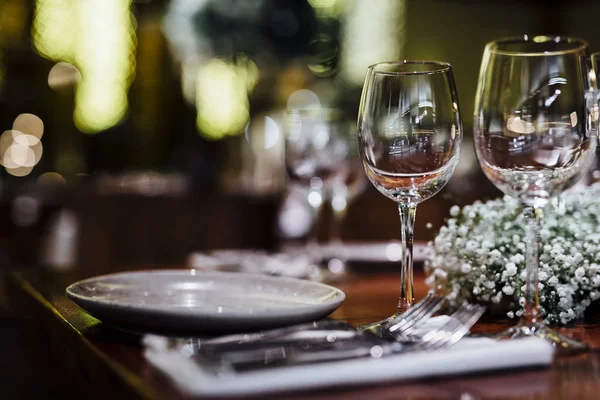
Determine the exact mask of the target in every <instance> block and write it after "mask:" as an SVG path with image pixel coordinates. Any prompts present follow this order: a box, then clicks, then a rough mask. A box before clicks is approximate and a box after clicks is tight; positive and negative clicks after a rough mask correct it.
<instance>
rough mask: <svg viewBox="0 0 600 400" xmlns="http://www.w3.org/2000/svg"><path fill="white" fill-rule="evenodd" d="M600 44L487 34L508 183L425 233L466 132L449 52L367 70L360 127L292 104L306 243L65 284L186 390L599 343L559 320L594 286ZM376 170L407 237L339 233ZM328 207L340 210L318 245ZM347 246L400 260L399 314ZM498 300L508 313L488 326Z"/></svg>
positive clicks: (372, 378)
mask: <svg viewBox="0 0 600 400" xmlns="http://www.w3.org/2000/svg"><path fill="white" fill-rule="evenodd" d="M597 60H598V58H597V57H591V56H590V54H589V48H588V46H587V43H586V42H585V41H583V40H580V39H575V38H570V37H560V36H536V37H529V36H527V35H525V36H522V37H516V38H508V39H501V40H498V41H494V42H490V43H489V44H488V45H487V46H486V48H485V50H484V54H483V58H482V62H481V70H480V76H479V81H478V89H477V93H476V102H475V126H474V145H475V151H476V154H477V157H478V161H479V164H480V166H481V168H482V170H483V172H484V174H485V176H486V177H487V178H488V179H489V180H490V181H491V182H492V183H493V184H494V185H495V186H496V187H497V188H498V189H500V190H501V191H502V192H503V193H504V194H505V197H504V198H500V199H494V200H488V201H485V202H484V201H477V202H475V203H474V204H472V205H466V206H463V207H459V206H458V205H456V206H453V207H452V208H451V209H450V210H449V217H448V219H447V220H446V221H445V223H444V225H443V226H442V227H441V228H440V230H439V232H438V233H437V235H436V236H435V238H434V239H433V240H432V241H431V242H430V243H428V244H424V243H421V242H417V243H415V242H414V240H413V239H414V226H415V219H416V218H417V214H416V211H417V206H418V205H419V204H420V203H421V202H424V201H426V200H428V199H430V198H432V197H434V196H435V195H436V194H438V192H439V191H440V190H442V188H444V186H445V185H446V184H447V183H448V181H449V179H450V178H451V176H452V174H453V172H454V170H455V168H456V166H457V164H458V161H459V157H460V150H461V144H462V138H463V135H464V132H463V126H462V120H461V109H460V107H459V102H458V95H457V90H458V89H457V87H456V83H455V80H454V71H453V67H452V66H451V65H450V64H448V63H446V62H438V61H422V60H416V61H409V60H403V61H392V62H381V63H378V64H374V65H372V66H370V67H369V68H368V69H367V71H366V76H365V82H364V87H363V92H362V97H361V101H360V107H359V113H358V120H357V122H356V128H350V127H349V125H348V124H347V123H346V122H345V121H340V120H338V119H336V118H337V117H336V113H335V112H333V111H332V110H331V109H329V108H326V107H322V106H321V105H320V104H317V103H315V102H311V101H308V102H307V101H304V102H302V101H300V102H298V101H296V102H290V103H288V108H289V109H288V110H287V111H288V113H287V121H286V129H287V131H286V132H287V138H286V152H285V157H286V161H285V163H286V172H287V174H288V178H289V182H290V185H289V190H290V193H293V195H295V196H299V198H302V199H303V201H305V202H306V205H307V210H309V214H310V215H309V216H310V222H309V224H310V225H311V226H310V228H309V229H308V235H307V239H306V241H305V243H304V244H303V245H301V246H295V247H294V246H292V247H289V248H286V247H282V249H281V251H280V252H269V251H265V250H247V249H228V250H227V249H225V250H224V249H221V250H218V249H215V250H212V251H201V252H194V253H191V254H190V255H189V257H188V259H187V260H186V267H187V268H186V269H162V270H157V269H149V270H144V269H142V270H138V271H126V272H119V273H114V274H107V275H100V276H96V277H91V278H87V279H83V280H79V281H77V282H71V283H70V284H69V285H68V287H66V296H67V297H68V299H70V301H72V302H73V303H74V304H75V305H76V306H77V307H79V308H80V309H81V310H83V312H84V313H86V315H87V314H89V315H91V317H93V318H94V319H97V320H98V321H101V322H102V324H103V325H104V324H106V325H107V326H110V327H114V328H115V329H116V330H119V331H123V332H126V333H127V334H128V335H132V337H135V338H137V340H139V343H140V345H141V356H142V357H143V359H144V360H145V361H144V362H145V363H148V365H151V366H153V368H156V370H157V371H160V373H161V374H163V375H164V376H166V377H167V378H168V379H169V381H170V382H172V384H174V385H175V387H177V388H178V390H180V391H181V392H182V393H185V394H186V396H209V397H212V396H214V397H231V396H233V397H236V396H252V395H257V396H258V395H270V394H279V393H286V392H291V393H297V392H304V391H310V390H313V391H314V390H319V389H323V388H330V387H334V388H335V387H340V386H343V387H360V386H369V385H376V384H384V383H385V384H388V383H391V382H396V383H403V382H411V381H414V380H429V379H437V380H439V379H450V378H452V377H456V376H461V377H470V376H474V375H475V374H494V373H508V371H510V370H523V369H542V370H543V369H548V368H552V366H553V365H554V363H556V362H557V361H556V360H557V359H567V360H568V359H569V358H573V357H586V354H587V353H588V352H589V351H590V348H591V347H593V345H591V344H589V343H586V342H585V340H582V339H581V335H576V336H577V337H572V336H570V335H568V334H567V335H565V334H564V332H565V330H564V329H563V328H560V329H558V330H555V329H554V328H552V327H550V326H549V325H568V324H573V323H577V321H580V320H581V319H582V318H583V317H584V314H585V313H586V310H587V309H588V307H589V306H590V305H592V304H593V303H594V301H595V300H597V299H598V298H600V292H599V291H598V287H599V286H600V275H599V274H598V273H599V271H600V266H598V265H597V264H596V262H597V254H599V253H598V251H599V250H600V224H599V221H598V219H597V211H598V210H597V208H598V205H597V203H596V202H597V200H596V199H597V198H598V195H600V186H598V185H592V186H585V185H581V184H580V185H579V186H576V184H578V182H580V181H581V179H582V178H584V177H585V176H587V175H588V172H589V169H590V167H591V165H592V163H593V160H594V157H595V152H596V146H597V143H596V142H597V137H596V135H597V123H598V101H597V94H596V77H595V72H594V69H593V68H592V61H593V63H594V65H595V64H596V62H597ZM367 181H368V182H370V183H371V184H372V185H373V187H374V188H375V189H377V191H379V192H380V194H382V195H383V196H385V197H387V198H388V199H389V200H391V201H393V202H394V203H396V205H397V207H398V213H399V219H400V227H401V230H400V240H399V241H397V242H386V243H370V244H368V243H347V242H346V243H345V242H342V241H341V238H340V235H339V231H340V224H341V222H342V221H343V218H344V216H345V214H346V213H347V206H348V202H350V201H351V200H352V199H353V198H354V197H356V196H357V195H358V194H359V193H360V192H361V191H362V190H364V189H365V185H366V182H367ZM324 204H328V206H329V207H330V208H331V210H332V211H333V212H332V214H331V215H332V217H333V222H332V223H331V225H332V228H331V229H332V230H331V232H330V233H329V234H328V239H327V240H326V243H325V244H322V243H319V240H318V234H317V231H318V230H319V229H321V228H320V224H321V223H322V209H323V206H324ZM364 212H367V213H368V212H369V210H364ZM353 260H354V261H360V262H362V263H365V264H368V263H369V262H377V261H378V260H379V261H385V262H388V263H393V265H396V268H397V271H398V272H399V276H397V275H395V276H393V279H394V280H396V285H397V284H398V283H399V293H396V295H397V298H398V300H397V302H396V304H397V305H396V307H395V310H394V312H393V313H392V315H390V316H387V317H384V316H383V315H381V314H382V311H383V310H373V308H374V307H376V305H377V301H378V300H377V296H378V289H377V288H379V287H380V286H377V285H380V284H381V283H380V282H379V283H375V284H372V283H362V282H361V280H362V279H365V280H366V279H367V278H365V277H363V276H361V275H354V274H352V273H349V269H348V266H349V265H350V264H351V262H352V261H353ZM415 261H424V271H425V275H426V276H424V275H423V273H422V272H421V271H420V270H417V271H415V270H414V268H413V264H414V262H415ZM415 277H418V282H417V283H416V284H415ZM388 278H389V277H387V276H386V278H384V279H388ZM382 279H383V278H382ZM368 284H372V285H374V286H371V289H370V291H369V292H361V293H362V294H361V295H360V296H358V295H355V294H354V293H355V292H354V290H357V289H356V288H360V287H362V286H361V285H365V286H364V287H367V286H366V285H368ZM415 285H416V286H415ZM23 287H25V286H23ZM415 287H417V288H418V293H419V295H418V296H417V295H416V294H415V293H416V291H415ZM345 288H351V293H352V294H347V293H345ZM362 290H366V289H362ZM355 296H356V297H355ZM359 297H360V298H361V299H365V298H369V299H370V300H369V301H368V306H369V307H371V308H370V309H368V310H366V309H364V308H361V305H360V304H359V303H358V302H357V301H355V300H353V299H354V298H359ZM416 300H418V301H416ZM363 307H365V306H363ZM357 310H358V311H357ZM365 310H366V311H365ZM498 310H500V311H498ZM80 312H81V311H80ZM498 312H499V313H500V314H498ZM484 314H485V315H484ZM498 315H501V317H500V319H501V320H502V324H503V325H502V327H503V328H506V329H504V330H498V329H496V330H495V331H494V332H490V331H488V330H484V331H481V330H478V327H480V326H484V325H485V324H487V323H489V322H490V319H493V318H496V317H497V316H498ZM356 316H358V319H356V318H355V317H356ZM375 316H377V317H378V318H373V317H375ZM365 317H367V318H368V319H369V320H368V321H365ZM379 317H384V318H383V319H382V318H379ZM482 317H483V319H482ZM506 318H508V320H507V319H506ZM516 318H518V319H519V320H518V322H516V324H515V323H514V321H513V320H514V319H516ZM481 319H482V320H483V321H484V322H483V323H482V322H481V321H482V320H481ZM358 320H360V323H358ZM507 324H509V325H510V326H507ZM309 393H310V392H309Z"/></svg>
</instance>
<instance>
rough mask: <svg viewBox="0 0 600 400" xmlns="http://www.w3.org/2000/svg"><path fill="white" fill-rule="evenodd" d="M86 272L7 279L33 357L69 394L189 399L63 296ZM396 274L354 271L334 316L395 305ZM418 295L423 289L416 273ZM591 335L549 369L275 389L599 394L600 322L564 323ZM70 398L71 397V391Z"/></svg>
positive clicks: (358, 315)
mask: <svg viewBox="0 0 600 400" xmlns="http://www.w3.org/2000/svg"><path fill="white" fill-rule="evenodd" d="M83 277H86V274H85V273H82V272H69V273H55V272H48V271H44V270H40V269H36V270H26V271H22V272H18V273H15V274H14V275H13V276H12V278H11V279H10V281H9V284H8V294H9V299H10V302H11V305H12V307H13V309H14V310H15V311H16V312H17V313H18V314H19V315H20V316H22V317H23V322H24V334H26V335H27V338H26V340H27V343H28V344H29V347H30V348H31V350H32V351H33V354H34V356H35V357H36V360H39V361H38V362H40V363H43V365H44V366H45V368H46V369H45V370H46V371H48V374H52V379H54V381H55V382H57V383H59V382H62V383H63V384H64V386H63V389H64V390H65V391H66V392H67V393H68V394H70V395H74V394H76V395H85V397H86V398H101V399H121V398H122V399H187V398H188V397H186V396H185V395H184V394H182V393H181V392H179V391H178V390H177V389H176V388H175V387H174V386H173V384H172V383H171V382H170V381H169V380H168V378H167V377H166V376H164V375H163V374H162V373H161V372H160V371H158V370H157V369H155V368H154V367H153V366H152V365H150V364H149V363H148V362H147V361H146V360H145V359H144V357H143V354H142V350H143V349H142V347H141V345H140V342H139V337H136V336H134V335H129V334H126V333H123V332H120V331H117V330H114V329H111V328H110V327H109V326H106V325H104V324H102V323H101V322H100V321H98V320H96V319H95V318H93V317H91V316H89V315H88V314H86V313H85V312H83V311H81V310H79V309H78V308H77V307H76V306H75V305H74V304H73V303H71V302H70V301H69V300H68V299H67V298H66V297H65V296H64V288H65V287H66V286H67V285H68V284H70V283H72V282H74V281H75V280H78V279H80V278H83ZM398 285H399V277H398V276H397V275H395V274H390V273H377V274H372V275H366V274H364V275H362V274H361V275H353V276H351V277H350V278H349V279H348V280H347V281H345V282H340V283H338V284H336V286H338V287H340V288H341V289H342V290H344V291H345V292H346V294H347V300H346V301H345V302H344V304H343V305H342V306H341V307H340V308H339V309H338V310H337V311H336V312H335V313H334V315H333V316H334V317H335V318H338V319H341V320H345V321H348V322H350V323H352V324H361V323H365V322H368V321H374V320H378V319H381V318H383V317H385V316H387V315H389V314H390V313H391V312H392V311H393V310H394V306H395V302H396V299H397V294H398ZM415 291H416V296H417V298H420V297H422V296H423V294H424V293H425V291H426V288H425V285H424V283H423V275H422V274H420V273H417V274H416V290H415ZM505 325H506V324H503V323H497V322H496V323H490V322H482V323H480V324H478V326H477V330H478V331H483V332H492V331H498V330H501V329H503V328H504V327H505ZM561 331H563V333H567V334H570V335H572V336H574V337H577V338H580V339H583V340H585V341H587V342H588V343H589V344H590V345H591V346H592V350H591V351H590V352H589V353H587V354H584V355H580V356H577V357H571V358H564V359H556V360H555V361H554V364H553V366H552V368H546V369H530V370H512V371H506V372H499V373H498V372H497V373H489V374H477V375H473V376H462V377H453V378H450V377H449V378H443V379H441V378H439V379H431V380H426V381H425V380H423V381H412V382H404V383H398V384H393V385H390V384H386V385H378V386H361V387H341V388H333V389H329V390H325V391H324V390H319V391H309V392H302V393H295V394H291V395H290V394H286V395H274V396H271V397H270V398H278V399H279V398H285V399H308V398H310V399H363V398H379V399H388V398H389V399H399V398H440V397H441V398H461V399H473V398H486V397H494V398H511V399H525V398H527V399H529V398H536V399H537V398H540V399H542V398H543V399H545V398H556V399H562V398H570V399H583V398H590V399H591V398H600V353H599V349H600V325H599V324H597V323H593V324H592V323H589V324H582V325H578V326H577V327H572V328H564V329H561ZM69 397H71V396H69Z"/></svg>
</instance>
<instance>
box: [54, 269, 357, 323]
mask: <svg viewBox="0 0 600 400" xmlns="http://www.w3.org/2000/svg"><path fill="white" fill-rule="evenodd" d="M192 272H193V273H192ZM146 274H149V275H169V274H172V275H183V274H185V275H189V276H201V275H204V276H225V275H229V276H231V275H235V276H236V277H237V278H240V279H243V278H244V277H246V278H253V279H263V280H268V281H275V280H276V281H280V282H281V281H283V282H292V283H296V284H297V283H300V284H303V285H307V286H319V287H322V288H325V289H328V290H331V291H332V293H335V294H336V296H335V297H333V298H332V299H329V300H328V301H326V302H323V303H317V304H314V305H299V306H294V307H277V308H268V309H264V310H260V311H258V312H257V313H248V312H242V311H224V312H222V313H216V312H214V311H207V310H202V309H199V308H194V307H192V308H174V307H172V306H168V305H160V304H153V305H151V306H148V305H136V304H126V303H122V302H119V301H115V300H105V299H92V298H90V297H88V296H84V295H80V294H78V293H75V292H73V289H74V288H75V287H76V286H80V285H83V284H87V283H90V282H96V281H101V280H103V279H106V278H113V277H119V276H135V275H146ZM65 293H66V295H67V297H68V298H70V299H71V300H72V301H73V302H74V303H75V304H77V305H78V306H79V307H81V308H82V309H84V310H85V308H84V307H83V306H82V305H80V304H78V303H77V302H76V301H75V299H77V300H80V301H81V303H82V304H83V303H94V304H98V305H102V306H108V307H115V308H119V309H122V310H129V311H136V312H141V313H152V314H160V313H165V314H169V315H179V316H182V317H192V316H198V317H200V316H201V317H208V318H219V317H222V318H240V319H245V320H252V319H256V318H264V317H266V316H268V318H277V317H285V316H287V317H294V316H300V315H304V314H306V313H310V312H316V311H317V310H324V309H329V308H331V309H332V311H333V310H335V309H336V308H337V307H339V305H340V304H342V302H344V300H345V299H346V294H345V293H344V291H342V290H341V289H339V288H336V287H334V286H330V285H327V284H325V283H322V282H315V281H309V280H304V279H297V278H291V277H280V276H270V275H261V274H252V273H243V272H225V271H200V270H197V269H152V270H140V271H124V272H115V273H110V274H103V275H98V276H94V277H90V278H86V279H83V280H80V281H77V282H74V283H72V284H70V285H69V286H67V288H66V289H65Z"/></svg>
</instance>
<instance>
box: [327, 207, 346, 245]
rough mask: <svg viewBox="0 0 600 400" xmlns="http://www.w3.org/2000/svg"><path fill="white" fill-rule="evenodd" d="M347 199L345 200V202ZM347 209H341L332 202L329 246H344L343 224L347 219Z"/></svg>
mask: <svg viewBox="0 0 600 400" xmlns="http://www.w3.org/2000/svg"><path fill="white" fill-rule="evenodd" d="M345 201H346V199H344V202H345ZM346 210H347V207H346V206H345V204H344V206H343V207H340V206H339V204H334V202H333V201H332V202H331V213H332V220H331V229H330V230H329V244H330V245H331V246H335V247H339V246H341V244H342V222H343V221H344V218H345V217H346Z"/></svg>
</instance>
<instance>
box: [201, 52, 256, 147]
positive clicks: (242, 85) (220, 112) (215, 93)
mask: <svg viewBox="0 0 600 400" xmlns="http://www.w3.org/2000/svg"><path fill="white" fill-rule="evenodd" d="M257 81H258V68H257V67H256V64H254V62H252V60H250V59H249V58H247V57H242V58H238V60H237V62H236V64H230V63H226V62H225V61H223V60H218V59H214V60H211V61H209V62H207V63H206V64H204V65H203V66H201V67H200V68H199V69H198V75H197V78H196V107H197V112H198V115H197V126H198V131H199V132H200V134H201V135H202V136H204V137H206V138H208V139H214V140H216V139H222V138H224V137H225V136H227V135H237V134H240V133H242V132H243V131H244V127H245V126H246V124H247V123H248V120H249V118H250V110H249V107H250V104H249V100H248V93H250V92H251V91H252V89H253V88H254V86H255V85H256V83H257Z"/></svg>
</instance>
